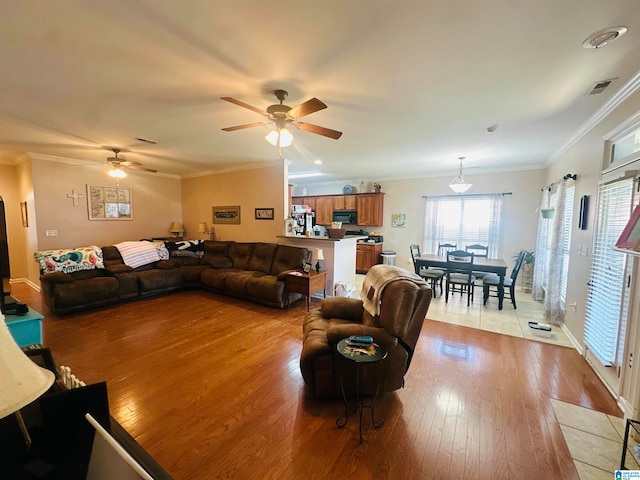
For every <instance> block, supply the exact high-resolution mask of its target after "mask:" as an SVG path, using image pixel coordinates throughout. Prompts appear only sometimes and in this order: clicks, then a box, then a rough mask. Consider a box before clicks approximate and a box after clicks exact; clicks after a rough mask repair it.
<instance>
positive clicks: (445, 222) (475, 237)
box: [422, 194, 504, 258]
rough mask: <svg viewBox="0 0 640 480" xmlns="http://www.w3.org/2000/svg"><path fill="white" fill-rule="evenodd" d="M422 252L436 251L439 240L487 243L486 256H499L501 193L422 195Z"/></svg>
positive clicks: (455, 242) (463, 245)
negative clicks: (423, 205)
mask: <svg viewBox="0 0 640 480" xmlns="http://www.w3.org/2000/svg"><path fill="white" fill-rule="evenodd" d="M425 202H426V203H425V221H424V234H423V242H422V243H423V244H422V247H423V251H424V252H425V253H438V245H439V244H440V243H454V244H456V245H457V246H458V248H460V249H461V250H464V248H465V246H466V245H468V244H473V243H479V244H482V245H488V246H489V253H488V254H489V257H494V258H495V257H497V256H498V247H499V245H500V229H501V222H502V206H503V203H504V199H503V195H502V194H495V195H491V194H490V195H473V196H460V197H455V196H442V197H425Z"/></svg>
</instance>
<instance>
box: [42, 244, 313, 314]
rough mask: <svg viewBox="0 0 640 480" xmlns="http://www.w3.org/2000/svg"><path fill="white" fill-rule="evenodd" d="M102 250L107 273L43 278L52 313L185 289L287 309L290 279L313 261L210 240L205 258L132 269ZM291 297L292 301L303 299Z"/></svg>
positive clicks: (265, 247) (301, 253) (271, 247)
mask: <svg viewBox="0 0 640 480" xmlns="http://www.w3.org/2000/svg"><path fill="white" fill-rule="evenodd" d="M101 250H102V256H103V261H104V268H95V269H92V270H81V271H75V272H72V273H64V272H53V273H45V274H42V275H41V276H40V283H41V285H42V295H43V298H44V302H45V304H46V305H47V306H48V307H49V308H50V309H51V311H53V312H54V313H56V314H66V313H73V312H78V311H81V310H86V309H90V308H97V307H103V306H107V305H112V304H115V303H118V302H123V301H131V300H135V299H139V298H144V297H149V296H153V295H162V294H166V293H170V292H172V291H176V290H180V289H184V288H205V289H207V290H210V291H212V292H216V293H222V294H226V295H231V296H234V297H238V298H242V299H246V300H251V301H254V302H257V303H261V304H264V305H268V306H272V307H277V308H283V307H284V305H285V304H286V302H285V292H284V287H285V278H286V275H287V274H288V273H289V272H291V271H292V270H295V269H299V268H301V267H302V265H303V264H304V263H305V262H306V261H308V258H309V251H308V250H307V249H306V248H299V247H292V246H288V245H279V244H276V243H263V242H246V243H239V242H233V241H228V242H220V241H209V240H207V241H205V242H204V255H203V256H171V257H170V258H169V259H168V260H159V261H157V262H153V263H150V264H147V265H144V266H141V267H137V268H131V267H129V266H127V265H125V264H124V261H123V259H122V256H121V255H120V252H119V250H118V249H117V248H116V247H115V246H106V247H102V248H101ZM289 295H290V296H291V298H290V300H291V301H293V300H296V299H298V298H300V295H298V294H293V293H292V294H289Z"/></svg>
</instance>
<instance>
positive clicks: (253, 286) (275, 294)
mask: <svg viewBox="0 0 640 480" xmlns="http://www.w3.org/2000/svg"><path fill="white" fill-rule="evenodd" d="M283 293H284V283H283V282H278V281H277V280H276V278H275V277H274V276H273V275H260V276H253V277H251V278H249V279H248V281H247V294H248V295H249V297H251V298H255V299H259V300H263V301H271V302H273V301H274V300H276V299H280V301H281V302H282V299H283Z"/></svg>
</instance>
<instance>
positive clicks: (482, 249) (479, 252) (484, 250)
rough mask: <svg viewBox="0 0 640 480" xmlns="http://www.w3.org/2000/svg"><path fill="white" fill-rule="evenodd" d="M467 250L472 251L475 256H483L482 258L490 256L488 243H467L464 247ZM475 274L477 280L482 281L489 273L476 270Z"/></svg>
mask: <svg viewBox="0 0 640 480" xmlns="http://www.w3.org/2000/svg"><path fill="white" fill-rule="evenodd" d="M464 250H465V252H472V253H473V255H474V258H478V257H482V258H488V257H489V247H488V246H486V245H481V244H479V243H474V244H472V245H466V246H465V247H464ZM473 275H474V276H475V277H476V281H478V282H481V281H482V279H483V278H484V276H485V275H487V273H486V272H478V271H474V272H473Z"/></svg>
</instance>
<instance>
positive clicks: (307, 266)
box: [302, 263, 311, 273]
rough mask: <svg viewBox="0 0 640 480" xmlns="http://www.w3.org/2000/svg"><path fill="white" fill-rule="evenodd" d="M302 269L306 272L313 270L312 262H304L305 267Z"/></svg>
mask: <svg viewBox="0 0 640 480" xmlns="http://www.w3.org/2000/svg"><path fill="white" fill-rule="evenodd" d="M302 271H303V272H304V273H309V272H311V264H310V263H305V264H304V267H302Z"/></svg>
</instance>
